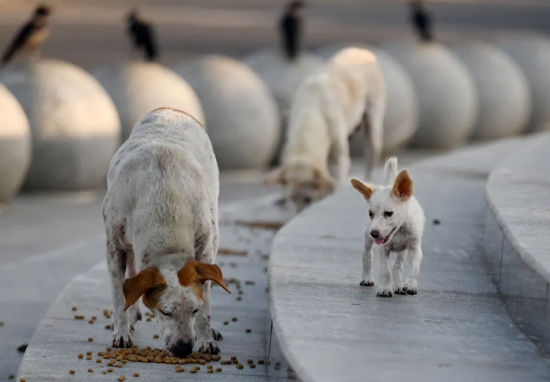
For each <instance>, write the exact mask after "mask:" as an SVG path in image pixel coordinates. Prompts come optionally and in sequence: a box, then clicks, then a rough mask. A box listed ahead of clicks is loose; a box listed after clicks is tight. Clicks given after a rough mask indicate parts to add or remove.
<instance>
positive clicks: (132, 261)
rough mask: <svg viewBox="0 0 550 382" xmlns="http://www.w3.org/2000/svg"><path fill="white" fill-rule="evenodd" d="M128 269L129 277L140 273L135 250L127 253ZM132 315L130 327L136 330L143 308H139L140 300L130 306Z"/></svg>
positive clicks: (129, 309)
mask: <svg viewBox="0 0 550 382" xmlns="http://www.w3.org/2000/svg"><path fill="white" fill-rule="evenodd" d="M126 271H127V272H128V278H130V277H134V276H135V275H137V274H138V269H137V266H136V256H135V255H134V252H133V251H130V252H127V253H126ZM128 312H129V315H130V329H131V330H132V331H134V329H135V327H136V324H137V322H138V321H141V318H142V317H141V309H140V308H139V300H138V302H136V303H135V304H134V305H132V306H130V308H128Z"/></svg>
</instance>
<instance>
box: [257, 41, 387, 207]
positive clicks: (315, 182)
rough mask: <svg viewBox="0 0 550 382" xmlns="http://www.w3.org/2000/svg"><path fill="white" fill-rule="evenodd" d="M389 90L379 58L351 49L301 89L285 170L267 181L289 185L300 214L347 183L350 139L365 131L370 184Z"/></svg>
mask: <svg viewBox="0 0 550 382" xmlns="http://www.w3.org/2000/svg"><path fill="white" fill-rule="evenodd" d="M385 112H386V87H385V83H384V78H383V75H382V71H381V69H380V66H379V64H378V60H377V59H376V56H375V55H374V54H373V53H372V52H370V51H368V50H366V49H358V48H346V49H344V50H342V51H341V52H339V53H338V54H337V55H336V56H334V57H333V58H332V59H331V60H330V62H329V64H328V66H327V67H326V68H325V69H323V70H322V71H320V72H318V73H315V74H313V75H311V76H309V77H308V78H307V79H306V80H305V81H304V82H303V83H302V84H301V85H300V87H299V89H298V91H297V93H296V95H295V96H294V100H293V103H292V108H291V112H290V119H289V127H288V134H287V139H286V142H285V147H284V152H283V160H282V165H281V167H279V168H278V169H276V170H274V171H273V172H271V173H270V174H269V175H268V176H267V177H266V179H265V184H266V185H267V186H269V185H271V184H275V183H281V184H283V185H287V186H288V189H289V190H288V191H289V195H288V196H289V198H290V199H291V200H292V201H293V203H294V205H295V206H296V207H297V210H298V211H300V210H302V209H303V208H305V207H307V206H308V205H309V204H310V203H312V202H314V201H316V200H318V199H321V198H322V197H324V196H326V195H327V194H330V193H332V192H333V191H334V190H335V188H336V187H338V186H339V185H341V184H343V183H344V182H346V181H347V177H348V175H349V170H350V163H351V161H350V154H349V141H348V139H349V137H350V135H351V134H352V133H353V132H354V131H355V130H356V129H357V128H358V127H363V129H364V137H365V138H364V146H365V148H364V153H365V158H366V160H367V171H366V175H367V179H370V177H371V174H372V170H373V168H374V167H375V166H376V165H377V164H378V161H379V157H380V154H381V151H382V143H383V142H382V139H383V130H382V127H383V126H382V125H383V119H384V114H385Z"/></svg>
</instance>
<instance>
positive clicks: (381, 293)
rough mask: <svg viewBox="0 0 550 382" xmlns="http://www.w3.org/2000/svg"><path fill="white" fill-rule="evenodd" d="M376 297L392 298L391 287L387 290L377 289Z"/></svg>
mask: <svg viewBox="0 0 550 382" xmlns="http://www.w3.org/2000/svg"><path fill="white" fill-rule="evenodd" d="M376 296H377V297H392V296H393V292H392V291H391V287H387V288H378V292H376Z"/></svg>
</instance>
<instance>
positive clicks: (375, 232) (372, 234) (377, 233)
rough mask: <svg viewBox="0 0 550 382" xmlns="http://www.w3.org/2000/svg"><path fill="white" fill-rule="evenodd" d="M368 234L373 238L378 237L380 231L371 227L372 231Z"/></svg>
mask: <svg viewBox="0 0 550 382" xmlns="http://www.w3.org/2000/svg"><path fill="white" fill-rule="evenodd" d="M370 235H371V236H372V237H373V238H374V239H378V237H380V232H379V231H377V230H375V229H373V230H372V231H370Z"/></svg>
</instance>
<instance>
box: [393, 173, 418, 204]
mask: <svg viewBox="0 0 550 382" xmlns="http://www.w3.org/2000/svg"><path fill="white" fill-rule="evenodd" d="M392 193H393V195H394V196H395V197H396V198H397V200H399V201H401V202H406V201H407V200H409V198H410V197H411V196H412V194H413V180H412V178H411V176H410V174H409V172H408V171H407V170H401V171H400V172H399V174H397V176H396V177H395V180H394V182H393V189H392Z"/></svg>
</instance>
